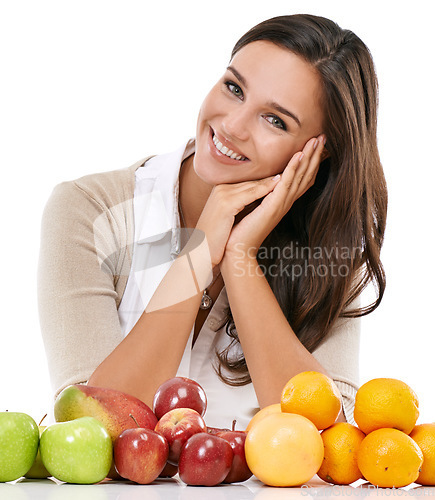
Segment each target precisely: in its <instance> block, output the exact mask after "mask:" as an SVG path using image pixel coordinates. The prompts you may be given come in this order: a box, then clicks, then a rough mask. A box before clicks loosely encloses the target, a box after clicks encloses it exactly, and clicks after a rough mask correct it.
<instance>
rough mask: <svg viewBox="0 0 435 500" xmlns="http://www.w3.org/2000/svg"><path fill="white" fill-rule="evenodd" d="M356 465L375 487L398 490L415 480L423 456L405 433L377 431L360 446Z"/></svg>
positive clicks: (394, 430) (386, 430) (392, 430)
mask: <svg viewBox="0 0 435 500" xmlns="http://www.w3.org/2000/svg"><path fill="white" fill-rule="evenodd" d="M357 463H358V467H359V470H360V471H361V474H362V475H363V476H364V477H365V479H367V481H370V482H371V483H372V484H374V485H375V486H380V487H382V488H392V487H394V488H401V487H402V486H407V485H408V484H411V483H413V482H414V481H415V480H416V479H417V477H418V475H419V473H420V469H421V465H422V463H423V453H422V452H421V450H420V448H419V447H418V445H417V443H416V442H415V441H414V440H413V439H411V438H410V437H409V436H408V435H407V434H405V433H404V432H402V431H399V430H397V429H390V428H385V429H377V430H375V431H373V432H371V433H370V434H368V435H367V436H366V437H365V438H364V439H363V442H362V443H361V444H360V446H359V449H358V453H357Z"/></svg>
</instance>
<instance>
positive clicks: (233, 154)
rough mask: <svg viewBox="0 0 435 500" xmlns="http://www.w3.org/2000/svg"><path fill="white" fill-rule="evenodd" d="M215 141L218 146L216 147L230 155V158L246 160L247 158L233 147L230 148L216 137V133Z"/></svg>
mask: <svg viewBox="0 0 435 500" xmlns="http://www.w3.org/2000/svg"><path fill="white" fill-rule="evenodd" d="M213 142H214V145H215V146H216V149H217V150H218V151H220V152H221V153H223V154H224V155H225V156H228V157H229V158H232V159H233V160H240V161H245V160H246V158H245V157H244V156H242V155H238V154H237V153H235V152H234V151H233V150H232V149H228V148H227V147H226V146H224V145H223V144H222V143H221V142H220V140H219V139H218V138H217V137H216V135H213Z"/></svg>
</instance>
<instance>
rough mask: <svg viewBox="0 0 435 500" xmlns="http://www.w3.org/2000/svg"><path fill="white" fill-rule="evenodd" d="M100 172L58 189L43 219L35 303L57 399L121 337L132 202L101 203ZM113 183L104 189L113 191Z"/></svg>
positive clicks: (83, 377)
mask: <svg viewBox="0 0 435 500" xmlns="http://www.w3.org/2000/svg"><path fill="white" fill-rule="evenodd" d="M98 175H99V176H100V177H98ZM104 175H105V174H97V175H96V176H94V177H92V176H89V179H92V181H91V182H83V181H82V180H81V179H79V180H78V181H70V182H64V183H62V184H59V185H58V186H56V187H55V188H54V190H53V192H52V194H51V196H50V198H49V200H48V202H47V204H46V206H45V209H44V213H43V217H42V226H41V244H40V256H39V264H38V307H39V317H40V327H41V333H42V337H43V341H44V346H45V351H46V356H47V362H48V368H49V373H50V378H51V382H52V386H53V389H54V393H55V394H54V395H55V396H56V395H57V394H58V393H59V392H60V391H61V390H62V389H63V388H65V387H66V386H68V385H70V384H78V383H86V382H87V381H88V379H89V378H90V376H91V374H92V373H93V372H94V370H95V369H96V368H97V366H98V365H99V364H100V363H101V362H102V361H103V360H104V359H105V358H106V357H107V356H108V355H109V354H110V352H111V351H112V350H113V349H114V348H115V347H116V346H117V345H118V344H119V343H120V342H121V340H122V338H123V334H122V331H121V326H120V322H119V318H118V313H117V306H118V305H119V302H120V300H121V296H120V293H119V288H120V287H117V284H118V283H119V282H122V283H124V288H125V282H126V279H127V277H128V250H129V249H128V245H127V243H128V242H127V239H128V237H127V233H128V231H127V229H126V226H127V225H128V224H129V217H132V215H131V214H130V213H129V210H130V208H129V209H128V210H127V209H126V207H129V206H130V205H129V201H126V202H124V204H122V203H121V204H119V203H118V204H117V206H115V207H113V206H110V205H109V204H108V203H106V202H107V201H108V200H109V199H110V195H108V194H107V193H108V192H107V189H106V191H104V189H102V188H101V187H102V186H103V187H104V186H106V187H107V183H106V184H104V183H103V184H102V183H101V182H100V181H101V179H105V177H104ZM121 175H125V174H121ZM133 176H134V174H133ZM82 179H86V178H82ZM95 179H97V182H95ZM109 180H110V176H109ZM119 180H120V179H118V181H119ZM80 181H82V182H80ZM113 181H114V179H113V178H112V179H111V180H110V182H109V188H110V186H112V187H111V188H110V189H112V191H113V192H116V190H113V186H114V183H113ZM110 189H109V192H110ZM118 191H119V189H118ZM121 191H122V190H121ZM101 192H102V193H103V195H101ZM114 199H115V203H116V200H117V197H116V196H115V197H114ZM112 201H113V200H112ZM130 262H131V260H130ZM126 275H127V276H126ZM122 291H123V290H122ZM121 295H122V294H121Z"/></svg>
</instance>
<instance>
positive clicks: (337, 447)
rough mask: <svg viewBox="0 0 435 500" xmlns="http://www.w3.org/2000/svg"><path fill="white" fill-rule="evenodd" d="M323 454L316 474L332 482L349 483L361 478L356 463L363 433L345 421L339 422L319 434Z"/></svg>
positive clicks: (363, 436)
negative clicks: (323, 448)
mask: <svg viewBox="0 0 435 500" xmlns="http://www.w3.org/2000/svg"><path fill="white" fill-rule="evenodd" d="M321 437H322V440H323V446H324V447H325V456H324V459H323V463H322V466H321V467H320V469H319V471H318V472H317V475H318V476H319V477H320V479H323V480H324V481H327V482H328V483H334V484H350V483H353V482H354V481H356V480H357V479H361V478H362V474H361V472H360V470H359V469H358V465H357V452H358V448H359V446H360V444H361V442H362V440H363V439H364V438H365V434H364V433H363V432H362V431H360V430H359V429H358V428H357V427H355V426H354V425H352V424H348V423H347V422H339V423H337V424H334V425H332V426H331V427H329V428H328V429H326V430H324V431H323V432H322V434H321Z"/></svg>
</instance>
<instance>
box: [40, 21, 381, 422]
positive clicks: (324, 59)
mask: <svg viewBox="0 0 435 500" xmlns="http://www.w3.org/2000/svg"><path fill="white" fill-rule="evenodd" d="M376 112H377V80H376V75H375V72H374V68H373V62H372V59H371V56H370V53H369V51H368V49H367V47H366V46H365V45H364V44H363V42H362V41H361V40H360V39H359V38H358V37H356V36H355V35H354V34H353V33H352V32H350V31H348V30H342V29H341V28H339V27H338V26H337V25H336V24H335V23H333V22H332V21H330V20H328V19H324V18H321V17H316V16H310V15H295V16H282V17H278V18H273V19H270V20H268V21H265V22H263V23H260V24H259V25H258V26H256V27H254V28H253V29H252V30H250V31H249V32H248V33H246V34H245V35H244V36H243V37H242V38H241V39H240V40H239V41H238V42H237V44H236V46H235V47H234V50H233V53H232V56H231V61H230V65H229V66H228V68H227V69H226V71H225V73H224V75H223V77H222V78H221V79H220V80H219V81H218V82H217V84H216V85H215V86H214V87H213V88H212V90H211V92H210V93H209V94H208V96H207V97H206V99H205V100H204V103H203V105H202V107H201V109H200V112H199V116H198V123H197V134H196V139H195V140H190V141H188V142H187V144H186V145H183V147H182V148H181V149H180V150H179V151H176V152H175V153H172V154H168V155H161V156H157V157H153V158H150V159H146V160H142V161H140V162H138V163H137V164H135V165H133V166H132V167H130V168H129V169H123V170H117V171H113V172H107V173H102V174H96V175H90V176H86V177H84V178H81V179H78V180H76V181H73V182H67V183H63V184H60V185H59V186H57V187H56V188H55V190H54V192H53V194H52V196H51V198H50V200H49V202H48V204H47V207H46V210H45V213H44V218H43V227H42V238H41V241H42V244H41V257H40V270H39V300H40V316H41V327H42V333H43V337H44V342H45V347H46V351H47V357H48V362H49V367H50V373H51V377H52V381H53V384H54V387H55V390H56V393H58V392H59V391H60V390H61V389H62V388H63V387H65V386H67V385H69V384H72V383H88V384H89V385H96V386H101V387H111V388H115V389H118V390H122V391H124V392H127V393H130V394H133V395H135V396H137V397H139V398H140V399H142V400H143V401H145V402H146V403H148V404H149V405H151V403H152V398H153V394H154V392H155V390H156V388H157V387H158V386H159V385H160V384H161V383H162V382H163V381H164V380H166V379H168V378H170V377H173V376H175V375H176V374H178V375H183V376H188V377H191V378H193V379H195V380H197V381H198V382H199V383H200V384H201V385H203V387H204V389H205V391H206V393H207V396H208V410H207V413H206V422H207V424H208V425H209V426H213V427H225V426H226V427H228V426H229V423H230V422H231V420H232V419H233V418H236V419H237V420H238V422H239V426H240V428H244V426H246V424H247V423H248V421H249V419H250V418H251V417H252V416H253V414H255V412H256V411H257V410H258V408H260V407H264V406H266V405H269V404H272V403H275V402H278V401H279V398H280V393H281V390H282V388H283V386H284V385H285V383H286V382H287V381H288V380H289V379H290V378H291V377H292V376H293V375H295V374H296V373H299V372H301V371H304V370H316V371H320V372H324V373H327V374H329V375H330V376H331V377H332V378H333V379H334V380H335V381H336V383H337V385H338V387H339V389H340V391H341V393H342V395H343V411H342V413H341V414H340V415H339V417H338V418H339V420H345V419H347V420H350V421H352V418H353V416H352V410H353V401H354V396H355V392H356V389H357V387H358V342H359V319H358V317H359V316H362V315H364V314H367V313H369V312H371V311H373V310H374V309H375V308H376V307H377V306H378V305H379V303H380V301H381V299H382V296H383V292H384V288H385V277H384V272H383V268H382V265H381V262H380V249H381V246H382V242H383V236H384V230H385V219H386V208H387V191H386V186H385V179H384V175H383V171H382V167H381V165H380V160H379V155H378V150H377V145H376ZM180 228H193V231H190V232H186V231H183V230H181V231H180ZM370 282H373V284H374V285H375V286H376V288H377V292H378V296H377V299H376V301H375V302H374V303H373V304H371V305H369V306H367V307H364V308H359V307H358V300H359V299H358V297H359V295H360V293H361V291H362V290H363V289H364V288H365V287H366V286H367V284H369V283H370Z"/></svg>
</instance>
